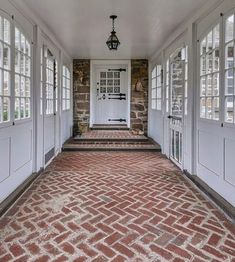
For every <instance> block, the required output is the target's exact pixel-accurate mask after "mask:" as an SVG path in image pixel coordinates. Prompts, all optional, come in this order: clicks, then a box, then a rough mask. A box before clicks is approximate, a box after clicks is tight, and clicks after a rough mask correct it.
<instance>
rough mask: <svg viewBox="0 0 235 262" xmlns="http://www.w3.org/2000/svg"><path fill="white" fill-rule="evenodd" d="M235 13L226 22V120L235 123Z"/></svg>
mask: <svg viewBox="0 0 235 262" xmlns="http://www.w3.org/2000/svg"><path fill="white" fill-rule="evenodd" d="M234 24H235V23H234V15H231V16H229V17H228V18H227V19H226V22H225V121H226V122H228V123H235V117H234V106H235V88H234V86H235V85H234V76H235V64H234V45H235V28H234V26H235V25H234Z"/></svg>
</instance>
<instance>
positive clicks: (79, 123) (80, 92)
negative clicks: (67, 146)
mask: <svg viewBox="0 0 235 262" xmlns="http://www.w3.org/2000/svg"><path fill="white" fill-rule="evenodd" d="M73 81H74V85H73V91H74V97H73V100H74V117H73V121H74V135H76V134H78V133H79V131H83V130H84V128H85V129H86V128H87V127H88V126H89V121H90V60H89V59H75V60H74V61H73ZM137 83H138V87H139V88H137ZM147 125H148V60H145V59H133V60H131V129H138V130H142V131H144V133H145V134H147Z"/></svg>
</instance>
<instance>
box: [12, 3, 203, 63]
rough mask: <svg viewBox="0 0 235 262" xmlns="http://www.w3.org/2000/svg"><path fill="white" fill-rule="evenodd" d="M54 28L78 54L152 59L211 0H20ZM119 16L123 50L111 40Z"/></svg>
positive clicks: (71, 51) (59, 37) (66, 48)
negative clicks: (113, 21)
mask: <svg viewBox="0 0 235 262" xmlns="http://www.w3.org/2000/svg"><path fill="white" fill-rule="evenodd" d="M18 1H22V2H24V3H25V4H27V5H28V7H29V8H30V9H31V10H32V11H33V12H34V13H35V14H36V15H37V16H39V18H40V19H41V20H42V21H43V22H44V23H45V24H46V25H47V26H48V28H49V29H50V30H51V31H52V32H53V33H54V34H55V36H56V37H57V39H58V40H59V41H60V43H61V44H62V46H64V48H65V50H66V51H67V52H68V53H69V54H70V55H71V57H72V58H91V59H129V58H148V57H149V56H150V55H152V54H153V53H154V52H155V51H157V48H159V47H160V46H161V44H162V43H164V41H165V40H166V39H167V37H168V36H169V35H170V34H171V33H172V32H173V31H174V29H175V28H176V27H177V26H178V25H180V24H181V23H182V22H183V21H184V20H185V19H187V18H188V17H189V16H190V15H192V14H193V13H194V12H195V11H196V10H197V9H198V8H200V7H201V6H202V5H203V4H205V3H206V2H207V1H208V0H17V1H15V2H18ZM111 14H116V15H117V16H118V19H117V20H116V32H117V36H118V37H119V40H120V42H121V45H120V48H119V50H118V51H109V50H108V48H107V46H106V45H105V42H106V40H107V38H108V36H109V33H110V31H111V20H110V19H109V16H110V15H111Z"/></svg>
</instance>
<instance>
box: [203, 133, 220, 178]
mask: <svg viewBox="0 0 235 262" xmlns="http://www.w3.org/2000/svg"><path fill="white" fill-rule="evenodd" d="M198 138H199V139H198V161H199V163H200V164H201V165H203V166H204V167H205V168H207V169H209V170H210V171H212V174H215V175H218V176H221V175H222V174H223V139H221V137H220V136H217V135H215V134H211V133H209V132H208V133H207V132H204V131H199V133H198Z"/></svg>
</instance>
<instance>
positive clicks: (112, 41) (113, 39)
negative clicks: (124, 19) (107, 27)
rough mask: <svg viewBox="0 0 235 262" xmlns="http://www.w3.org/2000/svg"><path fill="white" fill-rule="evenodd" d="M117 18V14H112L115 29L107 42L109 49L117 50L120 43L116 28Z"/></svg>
mask: <svg viewBox="0 0 235 262" xmlns="http://www.w3.org/2000/svg"><path fill="white" fill-rule="evenodd" d="M116 18H117V16H116V15H111V16H110V19H112V20H113V30H112V32H111V35H110V36H109V38H108V40H107V42H106V44H107V46H108V48H109V50H117V49H118V46H119V45H120V41H119V40H118V37H117V36H116V32H115V28H114V20H115V19H116Z"/></svg>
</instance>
